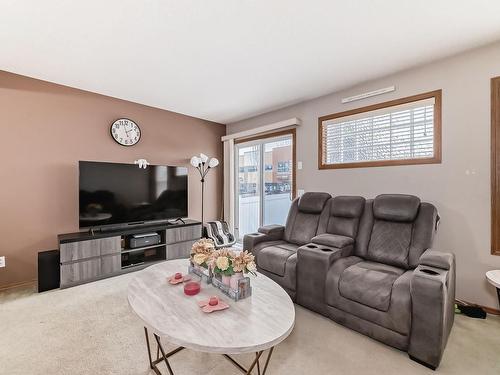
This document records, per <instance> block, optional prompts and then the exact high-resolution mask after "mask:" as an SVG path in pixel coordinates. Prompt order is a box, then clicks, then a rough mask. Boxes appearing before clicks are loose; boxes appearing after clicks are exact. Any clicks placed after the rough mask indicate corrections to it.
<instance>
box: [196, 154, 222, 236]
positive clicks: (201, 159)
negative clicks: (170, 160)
mask: <svg viewBox="0 0 500 375" xmlns="http://www.w3.org/2000/svg"><path fill="white" fill-rule="evenodd" d="M191 165H192V166H193V167H195V168H196V169H197V170H198V172H199V173H200V177H201V180H200V182H201V228H202V229H201V230H202V235H203V236H204V234H205V220H204V219H205V217H204V214H203V210H204V198H205V197H204V194H205V176H206V175H207V174H208V172H210V170H211V169H213V168H215V167H217V166H218V165H219V160H217V159H216V158H210V160H209V158H208V156H207V155H205V154H200V156H193V157H192V158H191Z"/></svg>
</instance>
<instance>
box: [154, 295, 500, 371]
mask: <svg viewBox="0 0 500 375" xmlns="http://www.w3.org/2000/svg"><path fill="white" fill-rule="evenodd" d="M499 298H500V292H499ZM144 333H145V335H146V346H147V348H148V358H149V367H151V369H152V370H153V371H154V372H155V373H156V374H157V375H161V372H160V370H159V369H158V367H157V365H158V364H159V363H161V362H165V364H166V366H167V370H168V373H169V375H174V372H173V370H172V367H171V366H170V362H169V360H168V358H170V357H171V356H173V355H174V354H176V353H178V352H180V351H181V350H183V349H184V347H183V346H179V347H178V348H176V349H174V350H172V351H170V352H168V353H165V350H164V349H163V346H162V345H161V340H160V337H159V336H158V335H156V334H154V333H153V337H154V338H155V340H156V345H157V348H156V360H153V359H152V357H151V346H150V344H149V333H148V329H147V328H146V327H144ZM273 351H274V347H272V348H271V349H269V352H268V353H267V358H266V362H265V363H264V368H263V369H262V372H261V368H260V357H262V354H263V353H264V350H261V351H260V352H256V353H255V358H254V360H253V361H252V364H251V365H250V367H248V368H245V367H244V366H242V365H241V364H240V363H238V362H237V361H236V360H234V359H233V358H232V357H231V356H229V355H227V354H223V355H224V357H226V358H227V359H228V360H229V361H230V362H231V363H232V364H233V365H234V366H235V367H236V368H237V369H238V370H240V371H241V372H242V373H243V374H246V375H250V374H252V371H253V370H254V369H255V368H257V374H258V375H265V374H266V372H267V367H268V365H269V361H270V360H271V356H272V355H273ZM160 353H161V355H160Z"/></svg>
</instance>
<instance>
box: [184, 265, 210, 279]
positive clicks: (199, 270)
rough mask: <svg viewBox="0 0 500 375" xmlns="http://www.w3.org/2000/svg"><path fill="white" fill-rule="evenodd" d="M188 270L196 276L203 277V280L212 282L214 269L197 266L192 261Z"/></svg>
mask: <svg viewBox="0 0 500 375" xmlns="http://www.w3.org/2000/svg"><path fill="white" fill-rule="evenodd" d="M188 272H189V273H193V274H195V275H196V276H198V277H199V278H201V281H203V282H205V283H207V284H211V283H212V278H213V274H212V270H211V269H209V268H204V267H200V266H195V265H193V263H191V262H190V263H189V267H188Z"/></svg>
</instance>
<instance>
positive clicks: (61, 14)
mask: <svg viewBox="0 0 500 375" xmlns="http://www.w3.org/2000/svg"><path fill="white" fill-rule="evenodd" d="M497 39H500V1H498V0H474V1H472V0H470V1H465V0H425V1H422V0H413V1H407V0H364V1H362V0H357V1H355V0H344V1H339V0H330V1H306V0H302V1H299V0H260V1H257V0H255V1H249V0H176V1H174V0H80V1H67V0H43V1H41V0H0V69H1V70H6V71H10V72H14V73H18V74H24V75H27V76H31V77H35V78H40V79H44V80H47V81H51V82H56V83H60V84H64V85H68V86H72V87H77V88H80V89H84V90H88V91H93V92H97V93H100V94H105V95H109V96H113V97H117V98H121V99H126V100H130V101H133V102H138V103H142V104H147V105H150V106H154V107H159V108H164V109H168V110H171V111H175V112H180V113H184V114H188V115H192V116H196V117H200V118H204V119H209V120H213V121H217V122H221V123H230V122H233V121H236V120H240V119H244V118H247V117H251V116H254V115H257V114H260V113H264V112H267V111H269V110H273V109H277V108H280V107H284V106H286V105H290V104H293V103H297V102H300V101H303V100H306V99H311V98H313V97H317V96H321V95H324V94H327V93H330V92H333V91H337V90H339V89H342V88H346V87H348V86H351V85H354V84H356V83H359V82H362V81H365V80H368V79H372V78H375V77H378V76H381V75H385V74H388V73H391V72H394V71H397V70H401V69H404V68H407V67H410V66H414V65H417V64H421V63H424V62H426V61H430V60H435V59H437V58H440V57H444V56H447V55H450V54H454V53H457V52H459V51H462V50H466V49H469V48H473V47H475V46H479V45H482V44H486V43H489V42H492V41H494V40H497Z"/></svg>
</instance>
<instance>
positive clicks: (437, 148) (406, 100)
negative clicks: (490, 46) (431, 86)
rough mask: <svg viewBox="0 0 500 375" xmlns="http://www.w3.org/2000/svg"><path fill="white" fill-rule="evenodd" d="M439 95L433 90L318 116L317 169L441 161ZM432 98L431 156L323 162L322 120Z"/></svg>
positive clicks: (439, 92)
mask: <svg viewBox="0 0 500 375" xmlns="http://www.w3.org/2000/svg"><path fill="white" fill-rule="evenodd" d="M441 97H442V90H435V91H430V92H426V93H423V94H419V95H413V96H408V97H406V98H401V99H396V100H390V101H388V102H383V103H378V104H373V105H369V106H366V107H361V108H356V109H352V110H349V111H344V112H338V113H334V114H331V115H326V116H322V117H319V118H318V169H343V168H365V167H387V166H394V165H415V164H439V163H441ZM430 98H434V100H435V103H434V156H433V157H432V158H415V159H398V160H373V161H360V162H352V163H339V164H325V163H323V122H325V121H328V120H332V119H336V118H339V117H346V116H351V115H355V114H358V113H364V112H370V111H375V110H377V109H383V108H389V107H394V106H397V105H401V104H406V103H411V102H416V101H419V100H424V99H430Z"/></svg>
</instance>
